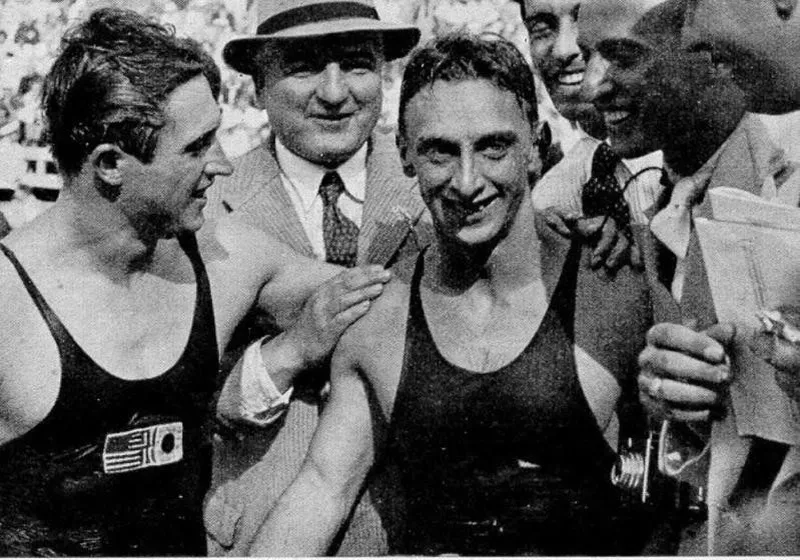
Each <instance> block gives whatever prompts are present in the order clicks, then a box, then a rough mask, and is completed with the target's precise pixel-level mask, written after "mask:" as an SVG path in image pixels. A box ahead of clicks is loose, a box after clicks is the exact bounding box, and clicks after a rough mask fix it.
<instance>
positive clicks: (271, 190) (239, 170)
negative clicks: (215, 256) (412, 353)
mask: <svg viewBox="0 0 800 560" xmlns="http://www.w3.org/2000/svg"><path fill="white" fill-rule="evenodd" d="M233 163H234V168H235V171H234V173H233V174H232V175H231V176H229V177H224V178H221V179H218V181H219V185H218V187H217V188H216V189H212V191H211V192H210V193H209V204H208V208H207V216H208V217H211V218H214V217H219V216H221V215H224V214H227V213H233V215H234V216H235V217H236V218H237V219H239V220H242V221H244V222H246V223H249V224H250V225H252V226H255V227H257V228H260V229H262V230H264V231H266V232H267V233H269V234H271V235H273V236H274V237H276V238H277V239H279V240H281V241H283V242H284V243H286V244H287V245H289V246H290V247H291V248H293V249H294V250H296V251H298V252H299V253H301V254H304V255H306V256H310V257H313V256H314V253H313V250H312V248H311V244H310V242H309V241H308V238H307V236H306V234H305V231H304V229H303V226H302V224H301V223H300V220H299V218H298V217H297V214H296V212H295V209H294V207H293V206H292V203H291V200H290V198H289V195H288V193H287V192H286V190H285V187H284V185H283V182H282V180H281V170H280V167H279V166H278V162H277V160H276V157H275V152H274V138H271V139H270V140H269V141H268V142H267V143H265V144H263V145H261V146H259V147H257V148H256V149H254V150H251V151H250V152H248V153H247V154H244V155H243V156H241V157H240V158H238V159H237V160H235V161H234V162H233ZM431 236H432V229H431V226H430V221H429V220H428V219H427V215H426V211H425V205H424V203H423V202H422V199H421V198H420V195H419V188H418V185H417V183H416V181H415V180H412V179H409V178H408V177H406V176H405V175H404V174H403V170H402V166H401V162H400V158H399V155H398V154H397V148H396V146H395V144H394V141H393V138H390V137H389V136H387V135H381V134H375V135H373V137H372V138H371V139H370V144H369V151H368V155H367V181H366V191H365V199H364V208H363V214H362V224H361V229H360V233H359V239H358V263H359V264H365V263H376V264H383V265H387V264H390V263H392V262H394V261H396V260H397V259H398V258H400V257H401V256H402V255H405V254H411V253H414V252H416V251H418V250H420V249H421V248H422V247H424V246H425V245H427V244H428V242H429V241H430V239H431ZM259 334H260V333H253V332H251V333H250V336H249V337H248V338H249V339H250V340H253V339H254V338H255V337H256V336H258V335H259ZM325 375H327V372H323V373H322V376H323V377H324V376H325ZM297 385H303V382H300V383H296V389H295V396H293V398H292V401H291V404H290V406H289V410H288V412H287V414H286V415H285V417H284V418H283V421H282V422H279V423H278V424H277V425H275V426H272V427H270V428H267V429H263V430H259V431H255V432H253V433H249V434H248V435H246V437H244V439H242V440H241V441H240V440H238V439H225V438H223V437H221V436H219V435H218V436H216V438H215V452H214V470H213V476H212V487H211V491H210V492H209V495H208V499H207V503H206V511H205V521H206V529H207V533H208V535H209V537H210V538H209V553H210V554H211V555H212V556H214V555H232V556H243V555H244V554H246V552H247V548H248V547H249V545H250V542H251V541H252V538H253V536H254V534H255V532H256V531H257V529H258V528H259V526H260V525H261V523H262V522H263V520H264V519H265V517H266V515H267V513H268V512H269V510H270V509H271V508H272V505H273V504H274V503H275V501H276V500H277V499H278V498H279V497H280V495H281V493H283V491H284V490H285V489H286V487H287V486H288V485H289V484H290V483H291V482H292V480H293V479H294V478H295V476H296V474H297V473H298V471H299V469H300V465H301V463H302V461H303V459H304V457H305V454H306V451H307V449H308V445H309V443H310V441H311V436H312V435H313V433H314V430H315V428H316V425H317V420H318V416H319V411H320V405H321V397H320V391H319V384H314V383H311V384H309V387H308V388H306V389H305V390H304V389H303V388H301V387H298V386H297ZM388 486H391V485H388ZM371 493H372V494H375V495H377V494H380V492H377V491H375V492H370V491H369V490H368V491H367V492H366V494H365V496H364V497H363V499H362V500H361V501H360V503H359V504H358V506H357V507H356V509H355V511H354V513H353V516H352V519H351V522H350V524H349V527H348V529H347V531H346V532H345V534H344V535H343V540H342V542H341V546H340V547H339V550H338V553H339V554H342V555H347V556H362V555H378V554H383V553H385V552H386V542H385V535H384V530H383V527H382V525H381V521H380V519H379V517H378V515H377V513H376V511H375V508H374V506H373V504H372V501H373V499H372V497H371ZM376 499H377V498H376ZM386 499H387V500H388V499H389V498H386Z"/></svg>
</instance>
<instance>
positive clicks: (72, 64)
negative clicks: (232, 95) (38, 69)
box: [42, 8, 220, 176]
mask: <svg viewBox="0 0 800 560" xmlns="http://www.w3.org/2000/svg"><path fill="white" fill-rule="evenodd" d="M200 75H203V76H205V77H206V79H207V80H208V83H209V85H210V86H211V92H212V94H213V95H214V97H215V98H216V97H218V95H219V91H220V74H219V69H218V68H217V66H216V64H215V63H214V60H213V59H212V58H211V57H210V56H209V55H208V54H206V53H205V51H203V49H202V48H201V47H200V45H199V44H198V43H196V42H195V41H193V40H191V39H188V38H178V37H176V36H175V32H174V30H173V29H171V28H168V27H165V26H162V25H160V24H158V23H156V22H155V21H152V20H149V19H147V18H145V17H143V16H141V15H139V14H137V13H135V12H132V11H129V10H122V9H116V8H105V9H101V10H97V11H95V12H94V13H92V14H91V15H90V16H89V18H88V19H87V20H86V21H84V22H83V23H81V24H79V25H77V26H76V27H74V28H72V29H71V30H69V31H68V32H67V33H66V34H65V35H64V38H63V39H62V41H61V50H60V53H59V55H58V57H57V59H56V61H55V63H54V64H53V67H52V68H51V70H50V72H49V73H48V74H47V76H46V78H45V83H44V89H43V93H42V106H43V108H44V116H45V122H46V127H47V129H46V130H47V139H48V141H49V142H50V144H51V146H52V149H53V156H54V158H55V160H56V162H57V163H58V166H59V169H60V170H61V172H62V173H64V174H66V175H68V176H69V175H76V174H77V173H78V172H79V171H80V169H81V167H82V166H83V163H84V161H85V159H86V157H87V156H88V155H89V154H90V153H91V152H92V150H93V149H94V148H95V147H97V146H98V145H99V144H103V143H111V144H115V145H117V146H118V147H119V148H120V149H121V150H123V151H125V152H126V153H129V154H131V155H133V156H135V157H136V158H138V159H140V160H141V161H142V162H144V163H149V162H150V161H152V158H153V155H154V152H155V148H156V143H157V141H158V132H159V130H160V129H161V128H162V127H163V126H164V125H165V124H166V119H165V115H164V106H165V104H166V101H167V97H168V96H169V95H170V93H172V91H173V90H175V88H177V87H178V86H180V85H183V84H185V83H186V82H188V81H190V80H192V79H193V78H195V77H197V76H200Z"/></svg>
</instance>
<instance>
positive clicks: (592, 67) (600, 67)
mask: <svg viewBox="0 0 800 560" xmlns="http://www.w3.org/2000/svg"><path fill="white" fill-rule="evenodd" d="M610 68H611V64H610V63H609V62H608V60H606V59H605V58H603V56H602V55H600V54H599V53H597V52H594V53H592V55H591V56H590V57H589V60H588V61H587V62H586V72H585V73H584V75H583V84H582V86H581V96H582V97H583V98H584V99H585V100H586V101H588V102H595V101H597V100H598V99H601V98H602V97H603V96H605V95H608V94H609V93H610V92H611V90H612V85H611V80H610V79H609V70H610Z"/></svg>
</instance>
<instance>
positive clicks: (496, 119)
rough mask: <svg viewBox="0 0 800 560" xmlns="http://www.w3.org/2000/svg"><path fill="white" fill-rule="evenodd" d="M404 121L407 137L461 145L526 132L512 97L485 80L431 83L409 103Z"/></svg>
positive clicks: (516, 104)
mask: <svg viewBox="0 0 800 560" xmlns="http://www.w3.org/2000/svg"><path fill="white" fill-rule="evenodd" d="M405 118H406V133H407V135H408V136H409V138H416V139H417V140H419V139H423V138H438V139H442V140H448V141H453V142H462V141H470V140H476V139H479V138H481V137H483V136H486V135H491V134H496V133H498V132H516V133H520V132H521V131H523V130H525V129H528V130H529V127H528V121H527V118H526V114H525V111H524V110H523V108H522V107H520V104H519V103H518V102H517V98H516V97H515V96H514V94H513V93H511V92H510V91H506V90H503V89H500V88H498V87H497V86H496V85H494V84H493V83H491V82H489V81H488V80H462V81H457V82H445V81H441V80H440V81H437V82H434V83H433V85H432V86H430V87H425V88H422V89H421V90H420V91H419V93H417V94H416V95H415V96H414V97H412V98H411V99H410V100H409V102H408V107H407V109H406V116H405Z"/></svg>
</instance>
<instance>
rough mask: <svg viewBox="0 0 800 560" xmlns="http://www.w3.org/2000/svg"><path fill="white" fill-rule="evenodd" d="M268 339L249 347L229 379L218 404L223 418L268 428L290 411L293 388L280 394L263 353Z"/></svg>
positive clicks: (261, 339) (259, 340)
mask: <svg viewBox="0 0 800 560" xmlns="http://www.w3.org/2000/svg"><path fill="white" fill-rule="evenodd" d="M267 339H268V337H264V338H260V339H258V340H257V341H255V342H253V343H252V344H251V345H250V346H248V347H247V349H246V350H245V351H244V354H243V355H242V357H241V359H240V360H239V362H238V363H237V364H236V366H235V367H234V369H233V371H232V372H231V374H230V376H229V377H228V379H227V380H226V382H225V386H224V387H223V389H222V394H221V395H220V399H219V404H218V405H217V414H218V415H219V417H220V419H221V420H223V421H230V422H233V423H235V424H242V423H244V424H247V425H251V426H256V427H268V426H270V425H272V424H274V423H275V422H277V421H278V420H279V419H280V418H281V417H282V416H283V415H284V414H285V413H286V411H287V410H288V408H289V401H290V400H291V398H292V394H293V393H294V387H289V389H288V390H287V391H286V392H285V393H283V394H281V393H280V391H278V388H277V387H276V386H275V383H274V382H273V380H272V378H271V377H270V375H269V370H268V369H267V366H266V364H265V363H264V359H263V356H262V355H261V346H262V345H263V343H264V342H265V341H266V340H267Z"/></svg>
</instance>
